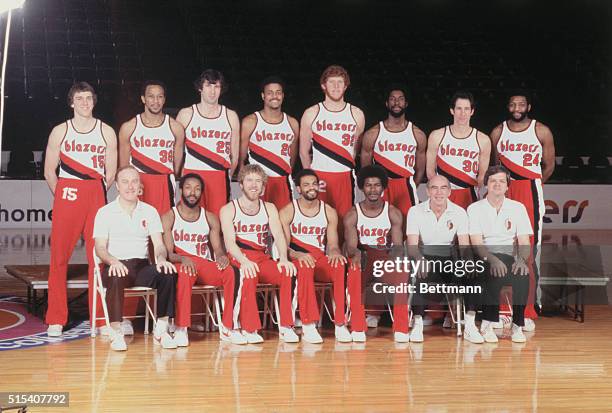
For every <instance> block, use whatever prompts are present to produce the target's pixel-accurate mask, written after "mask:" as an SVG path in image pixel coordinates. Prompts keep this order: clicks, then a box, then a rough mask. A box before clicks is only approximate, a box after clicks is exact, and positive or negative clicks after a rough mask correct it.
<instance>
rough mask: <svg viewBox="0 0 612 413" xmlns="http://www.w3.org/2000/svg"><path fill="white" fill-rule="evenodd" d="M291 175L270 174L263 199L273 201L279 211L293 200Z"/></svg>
mask: <svg viewBox="0 0 612 413" xmlns="http://www.w3.org/2000/svg"><path fill="white" fill-rule="evenodd" d="M289 179H290V178H289V176H288V175H287V176H269V177H268V181H267V182H266V189H265V190H264V193H263V195H262V196H261V199H262V200H263V201H265V202H272V203H273V204H274V205H275V206H276V209H278V210H279V211H280V210H281V209H282V208H283V207H284V206H286V205H287V204H288V203H290V202H291V199H293V197H292V189H291V183H290V182H289Z"/></svg>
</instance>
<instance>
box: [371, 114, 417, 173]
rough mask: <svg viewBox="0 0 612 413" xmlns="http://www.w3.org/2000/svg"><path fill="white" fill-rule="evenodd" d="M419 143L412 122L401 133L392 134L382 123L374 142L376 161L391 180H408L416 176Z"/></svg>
mask: <svg viewBox="0 0 612 413" xmlns="http://www.w3.org/2000/svg"><path fill="white" fill-rule="evenodd" d="M416 150H417V141H416V139H415V137H414V133H413V132H412V122H408V125H406V128H405V129H404V130H403V131H400V132H390V131H388V130H387V128H385V124H384V122H380V129H379V131H378V137H377V138H376V141H375V142H374V161H375V162H376V163H377V164H379V165H380V166H382V167H383V168H385V170H386V171H387V174H388V175H389V178H408V177H411V176H413V175H414V164H415V161H416Z"/></svg>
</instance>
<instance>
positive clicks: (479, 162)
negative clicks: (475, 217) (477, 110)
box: [427, 92, 491, 209]
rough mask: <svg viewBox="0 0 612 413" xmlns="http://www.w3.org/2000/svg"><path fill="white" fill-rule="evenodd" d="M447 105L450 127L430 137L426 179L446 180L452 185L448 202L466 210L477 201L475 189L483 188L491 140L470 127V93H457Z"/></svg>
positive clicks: (438, 130)
mask: <svg viewBox="0 0 612 413" xmlns="http://www.w3.org/2000/svg"><path fill="white" fill-rule="evenodd" d="M450 103H451V104H450V113H451V115H452V116H453V124H452V125H449V126H446V127H444V128H440V129H436V130H434V131H433V132H431V134H430V135H429V141H428V143H427V178H428V179H431V178H433V177H434V176H435V175H436V174H440V175H443V176H445V177H446V178H447V179H448V180H449V181H450V183H451V189H452V192H451V195H450V197H449V199H450V200H451V202H454V203H455V204H457V205H459V206H460V207H462V208H464V209H465V208H467V207H468V206H469V205H470V204H471V203H472V202H475V201H476V200H477V199H478V196H477V194H476V189H477V187H481V186H482V184H483V179H484V174H485V172H486V170H487V168H488V166H489V157H490V155H491V140H490V139H489V137H488V136H487V135H485V134H484V133H482V132H480V131H479V130H476V128H473V127H471V126H470V119H471V118H472V115H473V114H474V97H473V96H472V94H471V93H469V92H457V93H455V94H454V95H453V97H452V98H451V102H450Z"/></svg>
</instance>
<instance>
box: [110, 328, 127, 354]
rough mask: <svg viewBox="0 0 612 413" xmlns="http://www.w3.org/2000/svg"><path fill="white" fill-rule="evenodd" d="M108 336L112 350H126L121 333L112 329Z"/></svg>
mask: <svg viewBox="0 0 612 413" xmlns="http://www.w3.org/2000/svg"><path fill="white" fill-rule="evenodd" d="M110 337H111V349H112V350H115V351H125V350H127V344H125V339H124V338H123V333H121V332H119V331H115V330H113V332H112V333H111V336H110Z"/></svg>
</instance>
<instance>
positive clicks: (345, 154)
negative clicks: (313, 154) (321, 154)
mask: <svg viewBox="0 0 612 413" xmlns="http://www.w3.org/2000/svg"><path fill="white" fill-rule="evenodd" d="M312 139H313V140H314V141H315V142H316V143H317V144H319V145H321V146H323V147H324V148H326V149H327V150H329V151H331V152H333V153H335V154H336V155H338V156H339V157H341V158H343V159H344V160H345V161H346V162H348V163H350V164H351V165H352V167H353V168H354V167H355V160H354V159H353V156H352V155H351V154H350V152H349V151H347V150H346V148H344V147H342V146H340V145H336V144H335V143H333V142H332V141H330V140H329V139H327V138H325V137H323V136H321V135H319V134H317V133H314V132H313V133H312ZM332 159H333V158H332Z"/></svg>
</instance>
